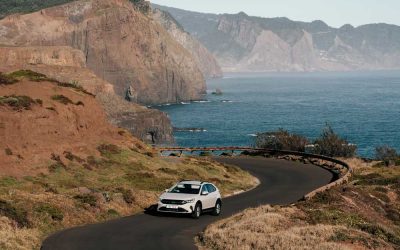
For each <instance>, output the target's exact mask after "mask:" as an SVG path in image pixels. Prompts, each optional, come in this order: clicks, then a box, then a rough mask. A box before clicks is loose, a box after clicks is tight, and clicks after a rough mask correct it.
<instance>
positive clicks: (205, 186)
mask: <svg viewBox="0 0 400 250" xmlns="http://www.w3.org/2000/svg"><path fill="white" fill-rule="evenodd" d="M204 191H207V192H210V191H209V190H208V189H207V185H203V187H202V188H201V193H203V192H204Z"/></svg>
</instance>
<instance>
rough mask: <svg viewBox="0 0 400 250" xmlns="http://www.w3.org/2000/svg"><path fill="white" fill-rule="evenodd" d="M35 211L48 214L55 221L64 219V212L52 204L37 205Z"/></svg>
mask: <svg viewBox="0 0 400 250" xmlns="http://www.w3.org/2000/svg"><path fill="white" fill-rule="evenodd" d="M35 211H36V212H37V213H40V214H46V215H48V216H50V217H51V219H52V220H55V221H62V220H63V219H64V214H63V212H62V211H61V210H60V209H58V208H57V207H55V206H53V205H51V204H40V205H39V206H38V207H36V209H35Z"/></svg>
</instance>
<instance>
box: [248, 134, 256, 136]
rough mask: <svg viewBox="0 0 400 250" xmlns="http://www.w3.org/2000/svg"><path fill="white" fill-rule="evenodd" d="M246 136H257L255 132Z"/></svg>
mask: <svg viewBox="0 0 400 250" xmlns="http://www.w3.org/2000/svg"><path fill="white" fill-rule="evenodd" d="M248 136H251V137H257V135H256V134H248Z"/></svg>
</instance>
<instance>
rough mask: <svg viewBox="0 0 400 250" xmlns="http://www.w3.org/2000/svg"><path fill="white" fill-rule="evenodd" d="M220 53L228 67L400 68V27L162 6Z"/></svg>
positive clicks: (245, 69)
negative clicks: (337, 25)
mask: <svg viewBox="0 0 400 250" xmlns="http://www.w3.org/2000/svg"><path fill="white" fill-rule="evenodd" d="M159 8H160V9H162V10H164V11H167V12H169V13H170V14H171V15H172V16H173V18H174V19H175V20H177V22H179V23H180V24H181V25H182V26H183V28H184V29H185V30H186V31H188V32H189V33H191V34H192V35H193V36H194V37H196V38H197V39H198V40H199V41H200V42H201V43H202V44H204V45H205V47H207V49H209V50H210V51H211V52H212V53H213V54H214V55H215V57H216V58H217V60H218V62H219V63H220V65H221V67H222V68H223V71H228V72H243V71H250V72H252V71H253V72H254V71H258V72H263V71H349V70H383V69H400V27H399V26H395V25H388V24H369V25H363V26H360V27H353V26H351V25H345V26H343V27H341V28H339V29H336V28H332V27H329V26H328V25H326V24H325V23H324V22H322V21H314V22H311V23H306V22H295V21H291V20H289V19H287V18H260V17H251V16H248V15H246V14H245V13H238V14H234V15H231V14H223V15H214V14H203V13H196V12H190V11H184V10H179V9H175V8H168V7H162V6H159Z"/></svg>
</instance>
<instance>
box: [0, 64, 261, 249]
mask: <svg viewBox="0 0 400 250" xmlns="http://www.w3.org/2000/svg"><path fill="white" fill-rule="evenodd" d="M78 73H79V72H78ZM181 179H201V180H205V181H207V180H208V181H213V182H216V183H218V185H219V187H220V188H221V191H222V192H223V194H224V195H228V194H232V193H234V192H237V191H239V190H246V189H249V188H252V187H254V186H255V185H256V184H257V180H256V179H255V178H253V177H252V176H250V175H249V174H248V173H246V172H244V171H242V170H240V169H238V168H236V167H233V166H228V165H221V164H218V163H214V162H211V161H209V160H207V159H195V158H190V157H177V158H167V159H166V158H161V157H159V156H158V155H157V153H156V152H154V151H153V150H152V148H150V147H148V146H146V145H145V144H144V143H142V142H141V141H139V140H138V139H136V138H134V137H132V135H130V133H129V132H127V131H126V130H124V129H121V128H118V127H116V126H113V125H111V124H110V123H108V122H107V117H106V113H105V112H104V110H103V107H102V106H101V104H100V103H99V100H98V99H96V98H95V97H94V96H93V95H92V94H91V93H89V92H87V91H86V90H84V89H83V88H82V87H80V86H79V85H76V84H71V83H65V82H60V81H56V80H53V79H50V78H48V77H47V76H45V75H42V74H39V73H36V72H33V71H28V70H19V71H15V72H12V73H9V74H0V249H5V250H8V249H10V250H14V249H39V248H40V244H41V242H42V240H43V239H44V238H46V237H47V236H48V235H50V234H52V233H54V232H56V231H58V230H62V229H64V228H68V227H72V226H78V225H83V224H90V223H96V222H100V221H104V220H110V219H115V218H118V217H121V216H130V215H132V214H135V213H139V212H142V211H143V209H144V208H147V207H149V206H150V205H152V204H155V203H156V202H157V196H158V195H159V194H160V193H161V192H162V190H164V189H165V188H168V187H170V186H172V185H173V184H174V183H176V182H177V181H178V180H181Z"/></svg>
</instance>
